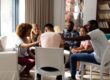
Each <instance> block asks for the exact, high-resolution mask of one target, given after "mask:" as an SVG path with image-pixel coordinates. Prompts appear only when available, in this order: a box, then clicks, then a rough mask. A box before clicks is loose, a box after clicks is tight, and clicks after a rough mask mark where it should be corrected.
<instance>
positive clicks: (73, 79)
mask: <svg viewBox="0 0 110 80" xmlns="http://www.w3.org/2000/svg"><path fill="white" fill-rule="evenodd" d="M68 80H76V78H72V77H69V79H68Z"/></svg>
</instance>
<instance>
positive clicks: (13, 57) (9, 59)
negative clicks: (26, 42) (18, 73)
mask: <svg viewBox="0 0 110 80" xmlns="http://www.w3.org/2000/svg"><path fill="white" fill-rule="evenodd" d="M17 64H18V63H17V52H16V51H6V52H5V51H4V52H0V71H15V70H17Z"/></svg>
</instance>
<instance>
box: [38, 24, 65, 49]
mask: <svg viewBox="0 0 110 80" xmlns="http://www.w3.org/2000/svg"><path fill="white" fill-rule="evenodd" d="M44 31H45V32H44V33H43V34H42V35H41V37H40V42H41V47H55V48H58V47H60V46H61V45H62V44H63V40H62V38H61V36H60V34H58V33H55V32H54V28H53V25H52V24H46V25H45V26H44Z"/></svg>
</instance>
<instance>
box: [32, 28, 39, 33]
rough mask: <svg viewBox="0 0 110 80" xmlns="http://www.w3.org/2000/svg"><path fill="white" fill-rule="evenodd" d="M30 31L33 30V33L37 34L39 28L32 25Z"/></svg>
mask: <svg viewBox="0 0 110 80" xmlns="http://www.w3.org/2000/svg"><path fill="white" fill-rule="evenodd" d="M32 31H33V32H34V34H39V32H40V29H39V27H38V26H33V29H32Z"/></svg>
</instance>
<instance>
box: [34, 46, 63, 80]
mask: <svg viewBox="0 0 110 80" xmlns="http://www.w3.org/2000/svg"><path fill="white" fill-rule="evenodd" d="M35 55H36V57H35V58H36V62H35V64H36V71H35V80H36V77H37V78H38V76H37V75H38V74H40V75H41V76H42V75H43V76H60V79H58V80H63V77H64V54H63V49H62V48H41V47H36V49H35ZM38 80H41V79H38Z"/></svg>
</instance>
